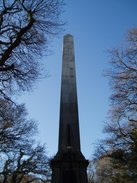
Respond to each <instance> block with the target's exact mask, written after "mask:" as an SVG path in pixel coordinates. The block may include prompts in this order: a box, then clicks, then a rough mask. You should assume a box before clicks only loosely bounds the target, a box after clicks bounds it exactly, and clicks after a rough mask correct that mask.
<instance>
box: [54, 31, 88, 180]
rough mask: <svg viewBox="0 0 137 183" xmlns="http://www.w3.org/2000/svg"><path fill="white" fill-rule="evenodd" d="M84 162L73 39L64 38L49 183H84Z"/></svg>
mask: <svg viewBox="0 0 137 183" xmlns="http://www.w3.org/2000/svg"><path fill="white" fill-rule="evenodd" d="M87 165H88V161H87V160H86V159H85V158H84V156H83V154H82V153H81V149H80V134H79V119H78V102H77V88H76V69H75V55H74V43H73V37H72V36H71V35H70V34H67V35H65V36H64V40H63V56H62V81H61V100H60V126H59V144H58V152H57V154H56V156H55V157H54V159H53V160H52V161H51V167H52V183H87V182H88V181H87V172H86V169H87Z"/></svg>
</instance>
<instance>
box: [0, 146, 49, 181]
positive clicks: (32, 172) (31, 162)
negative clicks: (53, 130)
mask: <svg viewBox="0 0 137 183" xmlns="http://www.w3.org/2000/svg"><path fill="white" fill-rule="evenodd" d="M48 161H49V160H48V158H47V156H46V152H45V147H44V146H40V145H37V146H36V147H32V146H30V145H26V147H19V148H18V147H17V148H16V149H15V150H14V151H13V150H12V152H8V153H6V154H4V155H3V161H2V163H3V166H1V168H0V169H1V171H0V175H1V182H2V183H7V182H10V183H23V182H25V183H31V182H34V181H36V180H40V181H42V182H44V181H46V180H49V178H50V168H49V162H48Z"/></svg>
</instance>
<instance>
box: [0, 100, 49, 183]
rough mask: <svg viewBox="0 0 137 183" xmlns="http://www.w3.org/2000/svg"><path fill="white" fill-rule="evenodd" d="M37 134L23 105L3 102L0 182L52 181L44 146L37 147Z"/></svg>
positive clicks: (0, 104) (1, 113)
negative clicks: (49, 179) (35, 137)
mask: <svg viewBox="0 0 137 183" xmlns="http://www.w3.org/2000/svg"><path fill="white" fill-rule="evenodd" d="M36 132H37V125H36V123H35V121H32V120H30V119H28V117H27V112H26V110H25V108H24V106H23V105H20V106H15V105H14V104H13V103H9V102H7V101H1V102H0V182H2V183H7V182H8V181H9V182H11V183H23V181H25V182H26V183H30V182H33V181H34V180H41V181H44V180H47V179H48V178H49V177H50V168H49V164H48V162H49V160H48V158H47V155H46V151H45V146H41V145H37V144H36V142H35V140H34V136H35V134H36Z"/></svg>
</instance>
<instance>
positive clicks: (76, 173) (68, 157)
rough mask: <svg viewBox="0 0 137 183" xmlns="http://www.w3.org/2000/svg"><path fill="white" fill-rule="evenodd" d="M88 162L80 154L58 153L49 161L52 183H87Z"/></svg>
mask: <svg viewBox="0 0 137 183" xmlns="http://www.w3.org/2000/svg"><path fill="white" fill-rule="evenodd" d="M88 164H89V162H88V160H86V159H85V157H84V156H83V154H82V153H81V152H70V151H68V152H61V153H60V152H59V153H57V154H56V156H55V157H54V159H52V160H51V168H52V183H88V179H87V171H86V170H87V166H88Z"/></svg>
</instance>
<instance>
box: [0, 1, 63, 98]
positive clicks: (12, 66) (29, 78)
mask: <svg viewBox="0 0 137 183" xmlns="http://www.w3.org/2000/svg"><path fill="white" fill-rule="evenodd" d="M62 6H63V1H62V0H8V1H7V0H1V1H0V94H1V97H4V98H6V99H8V98H9V97H8V96H9V95H10V94H15V92H16V93H17V91H21V90H23V91H24V90H28V89H30V88H31V86H32V84H33V83H34V81H35V80H36V79H37V78H38V76H39V74H40V72H41V69H40V65H39V62H38V59H39V58H40V56H41V55H42V54H43V53H46V51H47V47H48V43H49V42H48V41H49V38H51V36H54V35H56V34H58V33H59V32H60V30H61V29H60V27H61V26H62V25H63V23H62V22H61V21H60V18H59V16H60V14H61V12H62Z"/></svg>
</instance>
